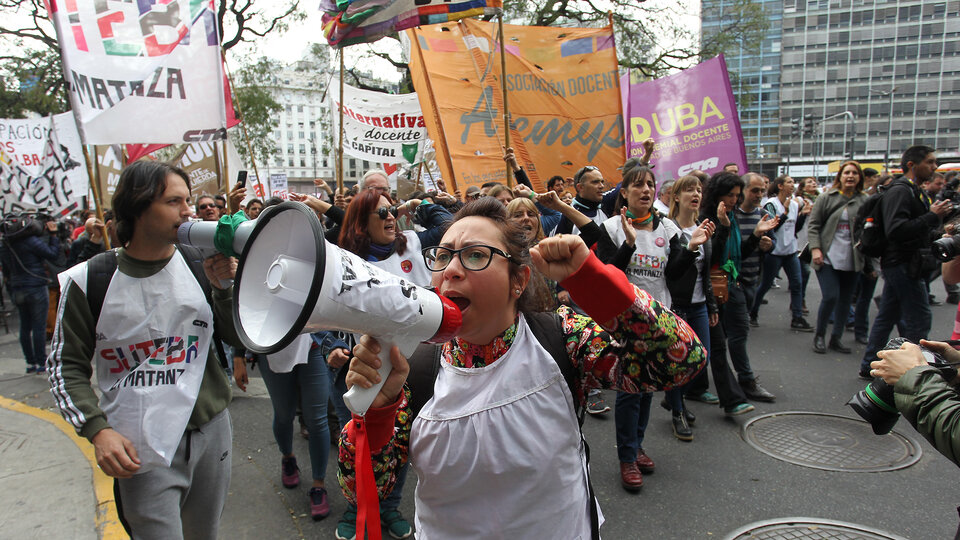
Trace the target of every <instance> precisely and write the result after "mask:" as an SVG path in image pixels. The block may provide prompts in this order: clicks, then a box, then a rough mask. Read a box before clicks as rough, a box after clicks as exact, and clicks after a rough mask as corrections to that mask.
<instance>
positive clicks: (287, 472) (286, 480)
mask: <svg viewBox="0 0 960 540" xmlns="http://www.w3.org/2000/svg"><path fill="white" fill-rule="evenodd" d="M280 482H282V483H283V487H285V488H295V487H297V486H299V485H300V467H297V458H295V457H289V458H283V459H282V460H280Z"/></svg>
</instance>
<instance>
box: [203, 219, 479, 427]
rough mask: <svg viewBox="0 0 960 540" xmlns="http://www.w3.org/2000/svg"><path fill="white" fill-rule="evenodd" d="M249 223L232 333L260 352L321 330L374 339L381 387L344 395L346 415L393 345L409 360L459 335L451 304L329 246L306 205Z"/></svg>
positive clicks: (360, 401) (363, 405) (384, 366)
mask: <svg viewBox="0 0 960 540" xmlns="http://www.w3.org/2000/svg"><path fill="white" fill-rule="evenodd" d="M247 223H253V225H252V227H250V226H248V227H249V232H247V230H246V229H245V231H244V232H245V236H244V238H243V239H235V240H234V243H233V245H234V248H236V247H241V248H242V249H241V250H236V251H239V252H240V253H241V256H240V264H239V266H238V267H237V273H236V277H235V281H234V293H233V294H234V302H233V320H234V325H235V327H236V331H237V335H238V336H239V337H240V339H241V341H243V343H244V344H245V345H246V346H247V348H248V349H249V350H251V351H253V352H255V353H260V354H272V353H275V352H277V351H279V350H280V349H282V348H284V347H286V346H287V345H288V344H290V342H291V341H293V340H294V339H295V338H296V337H297V336H298V335H300V334H304V333H311V332H317V331H321V330H345V331H348V332H356V333H364V334H370V335H372V336H376V338H377V340H378V341H379V342H380V345H381V352H380V362H381V366H380V369H379V373H380V381H381V382H380V384H377V385H375V386H373V387H372V388H360V387H359V386H354V387H353V388H351V389H350V390H349V391H348V392H347V393H346V394H345V395H344V396H343V400H344V402H345V403H346V404H347V406H348V407H349V408H350V410H351V411H353V412H355V413H357V414H364V413H365V412H366V411H367V409H368V408H370V404H371V403H372V402H373V399H374V398H375V397H376V395H377V393H378V392H379V391H380V387H381V386H383V381H385V380H386V378H387V375H388V374H389V373H390V370H391V365H390V348H391V347H392V346H393V345H397V346H398V347H399V349H400V352H401V353H402V354H404V355H405V356H409V355H411V354H412V353H413V351H414V350H415V349H416V348H417V346H418V345H419V344H420V343H423V342H428V343H443V342H445V341H448V340H449V339H451V338H452V337H453V336H454V335H455V334H456V333H457V332H458V331H459V330H460V324H461V320H462V319H461V315H460V309H459V308H457V306H456V304H454V303H453V302H451V301H450V300H448V299H447V298H444V297H442V296H440V295H438V294H436V293H435V292H433V291H431V290H428V289H424V288H423V287H419V286H417V285H414V284H413V283H411V282H409V281H407V280H405V279H403V278H401V277H400V276H397V275H394V274H391V273H390V272H387V271H385V270H382V269H380V268H378V267H376V266H374V265H372V264H370V263H369V262H367V261H364V260H363V259H361V258H360V257H358V256H356V255H354V254H353V253H350V252H349V251H346V250H343V249H340V248H339V247H337V246H335V245H333V244H331V243H329V242H327V241H326V240H325V239H324V237H323V232H324V231H323V226H322V225H321V224H320V220H319V219H318V218H317V215H316V214H315V213H314V212H313V211H312V210H310V209H309V208H307V207H306V206H305V205H303V204H300V203H294V202H285V203H281V204H279V205H276V206H272V207H269V208H267V209H265V210H264V211H263V213H262V214H260V216H259V218H258V219H257V220H256V221H255V222H247ZM245 224H246V223H244V224H243V225H241V226H240V227H243V226H244V225H245ZM194 226H196V224H195V225H194ZM237 232H238V233H239V232H240V229H239V228H238V229H237ZM238 241H239V242H240V243H241V244H242V246H239V245H238V243H237V242H238Z"/></svg>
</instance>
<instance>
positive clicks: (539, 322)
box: [524, 312, 600, 540]
mask: <svg viewBox="0 0 960 540" xmlns="http://www.w3.org/2000/svg"><path fill="white" fill-rule="evenodd" d="M524 317H525V318H526V319H527V324H528V325H530V331H531V332H533V335H534V336H535V337H536V338H537V341H539V342H540V345H541V346H542V347H543V348H544V349H546V350H547V352H548V353H550V356H552V357H553V360H554V362H556V363H557V367H559V368H560V373H563V378H564V380H566V381H567V388H569V389H570V394H571V395H572V396H573V399H574V405H573V406H574V411H575V412H576V414H577V422H579V424H580V441H581V442H583V450H584V454H585V455H586V458H587V494H588V495H589V498H588V499H587V506H589V512H590V538H592V539H593V540H600V514H599V511H598V510H597V497H596V495H595V494H594V491H593V481H591V480H590V445H589V444H587V439H586V438H584V436H583V418H584V413H585V412H586V410H585V409H586V408H585V407H584V406H583V404H581V403H577V402H576V399H577V395H578V390H579V389H580V385H581V382H580V372H579V371H578V370H577V369H576V368H575V367H574V366H573V363H572V362H571V361H570V355H569V354H567V347H566V343H565V340H564V339H563V321H562V319H561V318H560V314H559V313H556V312H544V313H529V314H524Z"/></svg>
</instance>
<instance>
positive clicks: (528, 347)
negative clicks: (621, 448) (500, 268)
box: [410, 316, 603, 540]
mask: <svg viewBox="0 0 960 540" xmlns="http://www.w3.org/2000/svg"><path fill="white" fill-rule="evenodd" d="M441 366H442V369H441V370H440V373H439V376H438V377H437V381H436V384H435V387H434V395H433V398H432V399H431V400H430V401H428V402H427V404H426V405H425V406H424V407H423V409H422V410H421V411H420V414H419V416H418V417H417V418H416V420H414V422H413V428H412V433H411V436H410V465H411V466H412V467H413V469H414V470H415V471H416V473H417V489H416V527H417V538H419V539H420V540H436V539H443V540H445V539H448V538H484V539H489V538H509V539H517V538H564V539H569V538H585V539H588V538H590V514H589V512H588V507H587V500H588V491H587V468H586V467H587V465H586V458H585V454H584V449H583V447H582V443H581V439H580V430H579V426H578V424H577V418H576V415H575V414H574V407H573V396H572V395H571V394H570V391H569V389H568V388H567V383H566V381H565V380H564V378H563V374H562V373H561V372H560V368H559V367H558V366H557V363H556V362H555V361H554V360H553V358H552V357H551V356H550V353H548V352H547V351H546V350H545V349H544V348H543V347H542V346H541V345H540V343H539V342H538V341H537V338H536V337H535V336H534V335H533V333H532V332H531V331H530V329H529V327H528V326H527V323H526V320H525V319H524V318H523V316H521V317H520V322H519V325H518V328H517V337H516V338H515V340H514V342H513V344H512V346H511V347H510V350H509V351H507V353H506V354H505V355H504V356H503V357H501V358H500V359H498V360H497V361H496V362H494V363H492V364H490V365H489V366H486V367H482V368H457V367H453V366H451V365H450V364H448V363H447V362H444V361H441ZM600 523H601V524H602V523H603V517H602V515H601V516H600Z"/></svg>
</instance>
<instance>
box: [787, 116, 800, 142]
mask: <svg viewBox="0 0 960 540" xmlns="http://www.w3.org/2000/svg"><path fill="white" fill-rule="evenodd" d="M800 129H801V127H800V119H799V118H791V119H790V138H792V139H796V138H797V137H799V136H800Z"/></svg>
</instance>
